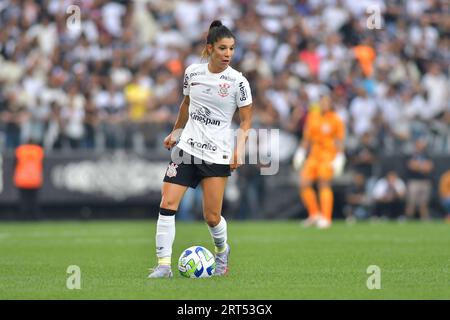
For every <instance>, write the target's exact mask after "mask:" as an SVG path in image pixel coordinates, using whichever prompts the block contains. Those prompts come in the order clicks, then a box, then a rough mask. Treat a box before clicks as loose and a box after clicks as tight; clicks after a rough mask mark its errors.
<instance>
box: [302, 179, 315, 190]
mask: <svg viewBox="0 0 450 320" xmlns="http://www.w3.org/2000/svg"><path fill="white" fill-rule="evenodd" d="M311 186H312V182H311V181H310V180H307V179H301V180H300V188H301V189H306V188H309V187H311Z"/></svg>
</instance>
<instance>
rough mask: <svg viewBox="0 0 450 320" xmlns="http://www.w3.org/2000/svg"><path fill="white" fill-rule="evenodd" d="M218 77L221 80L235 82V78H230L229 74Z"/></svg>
mask: <svg viewBox="0 0 450 320" xmlns="http://www.w3.org/2000/svg"><path fill="white" fill-rule="evenodd" d="M220 79H221V80H226V81H230V82H235V81H236V78H232V77H229V76H226V75H221V76H220Z"/></svg>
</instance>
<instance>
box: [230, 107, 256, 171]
mask: <svg viewBox="0 0 450 320" xmlns="http://www.w3.org/2000/svg"><path fill="white" fill-rule="evenodd" d="M252 113H253V108H252V104H251V103H250V104H249V105H246V106H243V107H240V108H239V119H240V125H239V131H238V134H237V143H236V146H235V148H234V152H233V159H232V162H231V170H235V169H237V168H239V167H240V166H241V165H242V164H243V163H244V159H245V143H246V142H247V139H248V134H249V130H250V129H251V127H252Z"/></svg>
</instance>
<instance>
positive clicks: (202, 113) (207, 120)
mask: <svg viewBox="0 0 450 320" xmlns="http://www.w3.org/2000/svg"><path fill="white" fill-rule="evenodd" d="M190 116H191V119H192V120H194V121H198V122H201V123H203V124H204V125H206V126H208V125H213V126H220V123H221V122H220V120H216V119H211V117H210V116H211V110H209V109H208V108H206V107H201V108H198V109H197V110H195V112H191V113H190Z"/></svg>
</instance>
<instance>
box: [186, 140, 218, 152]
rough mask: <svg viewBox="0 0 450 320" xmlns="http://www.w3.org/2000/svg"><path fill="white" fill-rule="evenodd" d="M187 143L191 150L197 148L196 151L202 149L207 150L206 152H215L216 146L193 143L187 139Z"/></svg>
mask: <svg viewBox="0 0 450 320" xmlns="http://www.w3.org/2000/svg"><path fill="white" fill-rule="evenodd" d="M187 143H189V144H190V145H191V147H193V148H197V149H202V150H208V151H213V152H216V151H217V146H216V145H214V144H212V143H209V142H208V143H202V142H198V141H195V140H194V139H192V138H189V139H188V140H187Z"/></svg>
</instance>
